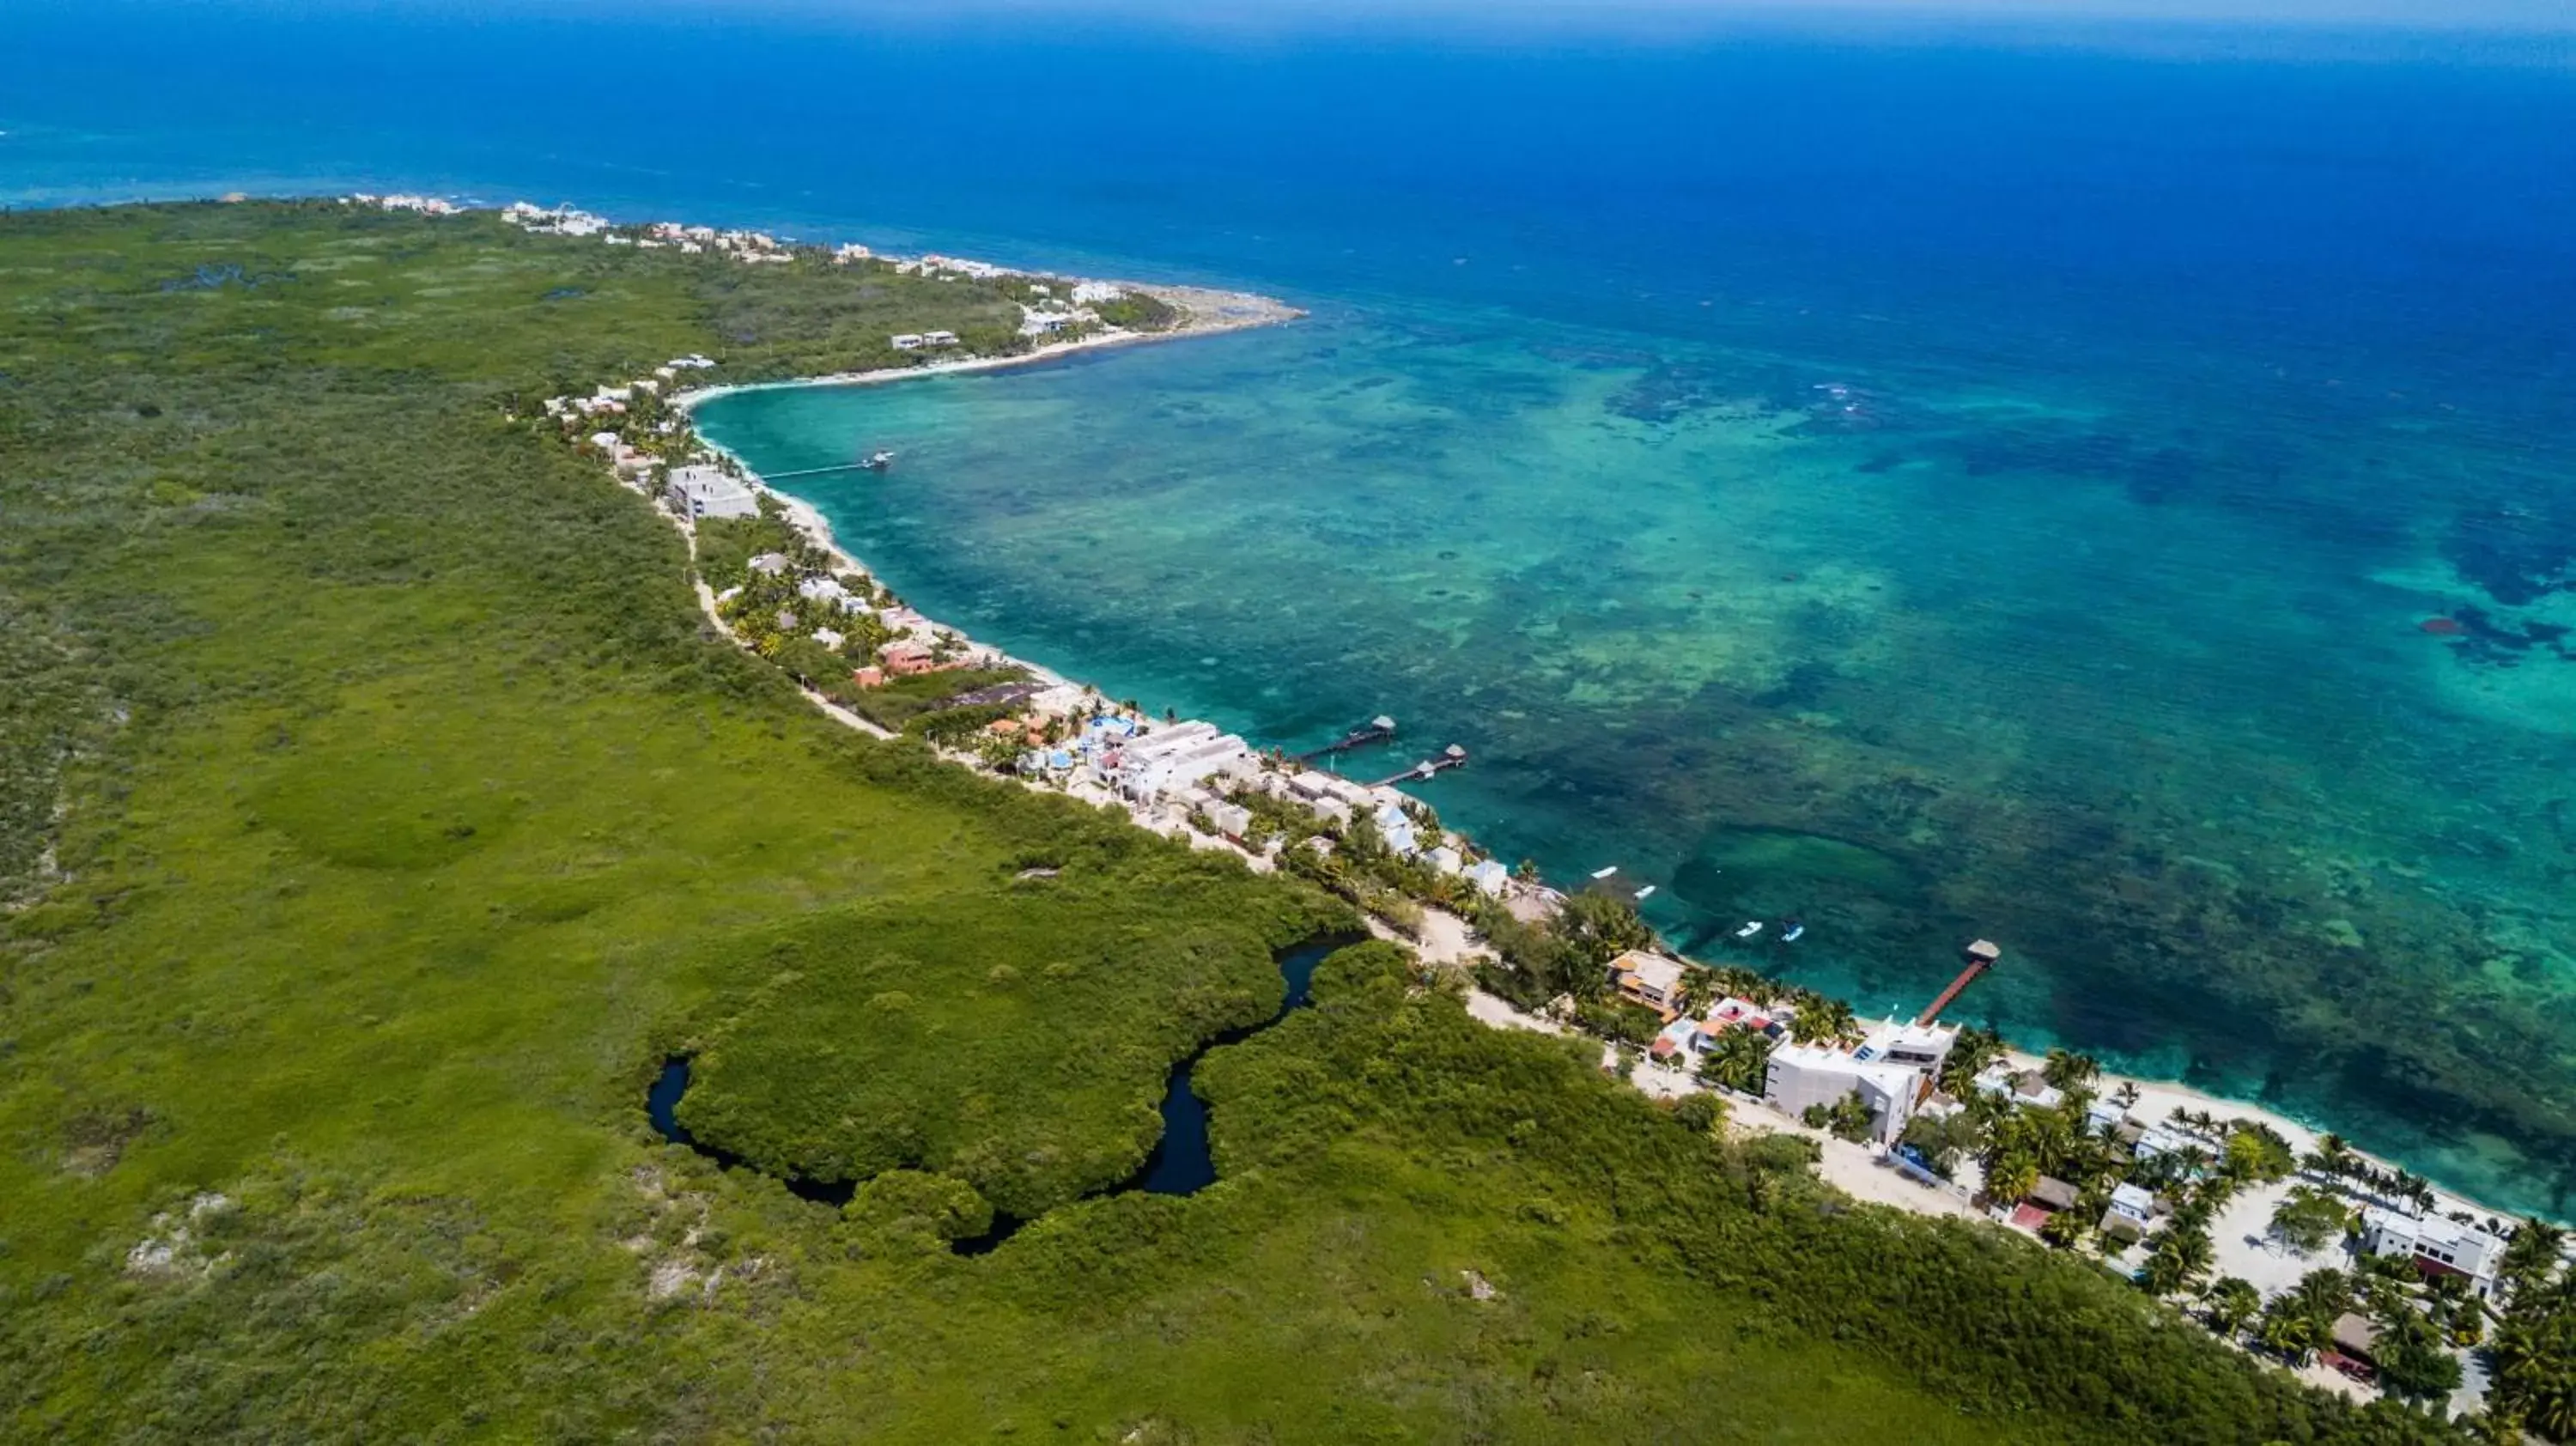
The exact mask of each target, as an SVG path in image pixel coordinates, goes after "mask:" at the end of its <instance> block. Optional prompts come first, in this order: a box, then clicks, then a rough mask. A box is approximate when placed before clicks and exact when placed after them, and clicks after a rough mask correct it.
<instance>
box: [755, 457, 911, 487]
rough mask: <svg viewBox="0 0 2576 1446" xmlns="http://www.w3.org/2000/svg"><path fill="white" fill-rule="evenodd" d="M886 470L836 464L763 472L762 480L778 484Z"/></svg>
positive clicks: (863, 464) (849, 464)
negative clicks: (838, 473) (832, 473)
mask: <svg viewBox="0 0 2576 1446" xmlns="http://www.w3.org/2000/svg"><path fill="white" fill-rule="evenodd" d="M884 470H885V469H884V468H882V467H873V466H870V465H869V464H867V463H865V462H835V463H833V464H832V465H831V466H829V467H799V468H797V469H796V470H795V471H793V472H763V473H761V474H760V480H761V481H763V482H776V481H780V480H782V479H784V478H788V477H820V476H822V475H823V474H825V473H827V472H882V471H884Z"/></svg>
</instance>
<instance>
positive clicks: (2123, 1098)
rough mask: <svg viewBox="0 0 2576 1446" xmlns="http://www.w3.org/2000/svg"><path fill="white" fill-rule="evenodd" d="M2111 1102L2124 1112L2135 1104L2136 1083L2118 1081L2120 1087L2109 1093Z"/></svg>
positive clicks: (2136, 1097) (2136, 1094) (2132, 1081)
mask: <svg viewBox="0 0 2576 1446" xmlns="http://www.w3.org/2000/svg"><path fill="white" fill-rule="evenodd" d="M2111 1102H2112V1103H2113V1104H2116V1105H2118V1106H2119V1107H2120V1108H2122V1109H2124V1110H2125V1109H2128V1108H2130V1107H2132V1106H2134V1105H2135V1104H2137V1102H2138V1082H2137V1081H2136V1080H2133V1079H2124V1080H2122V1081H2120V1087H2119V1088H2118V1089H2116V1090H2113V1091H2112V1092H2111Z"/></svg>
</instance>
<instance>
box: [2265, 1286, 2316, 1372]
mask: <svg viewBox="0 0 2576 1446" xmlns="http://www.w3.org/2000/svg"><path fill="white" fill-rule="evenodd" d="M2254 1339H2255V1340H2256V1341H2258V1342H2260V1343H2261V1344H2262V1347H2263V1349H2265V1350H2267V1351H2270V1352H2272V1353H2273V1354H2274V1355H2277V1356H2279V1357H2280V1358H2281V1359H2283V1360H2285V1361H2288V1362H2289V1363H2290V1364H2292V1365H2302V1364H2305V1363H2306V1361H2307V1359H2308V1353H2309V1352H2310V1351H2313V1350H2315V1349H2316V1348H2317V1347H2318V1346H2320V1345H2322V1344H2324V1343H2325V1339H2326V1334H2325V1332H2324V1331H2321V1330H2319V1329H2318V1328H2317V1322H2316V1318H2315V1317H2314V1316H2311V1315H2309V1314H2307V1313H2306V1312H2305V1311H2302V1310H2300V1309H2299V1308H2298V1307H2297V1304H2296V1303H2295V1302H2294V1301H2292V1300H2291V1299H2290V1297H2288V1296H2283V1297H2281V1298H2280V1299H2279V1300H2276V1301H2274V1302H2272V1305H2271V1308H2270V1309H2269V1310H2266V1311H2264V1312H2263V1324H2262V1327H2261V1328H2260V1329H2258V1330H2257V1331H2255V1332H2254Z"/></svg>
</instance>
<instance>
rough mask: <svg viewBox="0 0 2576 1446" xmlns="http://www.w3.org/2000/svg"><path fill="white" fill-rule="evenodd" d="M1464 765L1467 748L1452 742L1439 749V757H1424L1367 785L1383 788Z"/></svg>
mask: <svg viewBox="0 0 2576 1446" xmlns="http://www.w3.org/2000/svg"><path fill="white" fill-rule="evenodd" d="M1466 766H1467V750H1466V749H1464V748H1461V747H1459V746H1458V745H1457V744H1455V743H1452V744H1450V745H1449V746H1448V747H1446V748H1443V749H1441V750H1440V756H1439V757H1437V758H1426V759H1424V760H1422V761H1421V762H1420V763H1417V764H1415V765H1413V766H1412V767H1411V768H1408V769H1406V770H1404V771H1403V772H1402V773H1397V774H1391V775H1389V776H1387V777H1385V778H1381V779H1379V780H1378V781H1377V782H1375V783H1372V784H1370V785H1369V787H1371V788H1384V787H1386V786H1387V785H1389V784H1392V783H1402V782H1404V781H1405V780H1406V779H1408V778H1417V779H1418V778H1429V777H1431V776H1432V775H1433V774H1436V773H1439V772H1440V771H1442V770H1443V769H1449V768H1464V767H1466Z"/></svg>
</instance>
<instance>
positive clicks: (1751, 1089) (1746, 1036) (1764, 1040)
mask: <svg viewBox="0 0 2576 1446" xmlns="http://www.w3.org/2000/svg"><path fill="white" fill-rule="evenodd" d="M1770 1070H1771V1037H1770V1036H1769V1035H1766V1034H1763V1033H1761V1032H1759V1031H1757V1030H1751V1029H1730V1030H1727V1031H1726V1032H1725V1033H1723V1034H1720V1035H1719V1036H1718V1037H1717V1042H1716V1044H1714V1045H1713V1046H1711V1047H1710V1048H1709V1050H1708V1052H1707V1053H1705V1054H1703V1055H1701V1056H1700V1059H1699V1077H1700V1078H1701V1079H1703V1080H1705V1081H1707V1082H1708V1083H1710V1084H1719V1085H1724V1086H1726V1087H1727V1088H1728V1089H1731V1090H1735V1091H1738V1092H1740V1093H1743V1094H1749V1095H1758V1094H1760V1093H1762V1087H1763V1085H1764V1084H1766V1083H1767V1082H1768V1077H1769V1075H1770Z"/></svg>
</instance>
